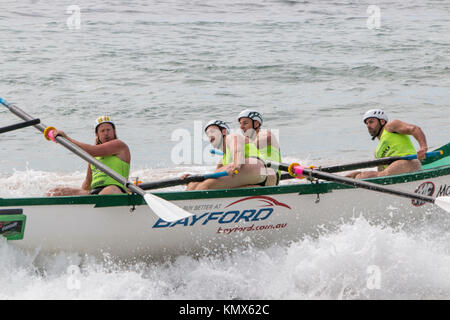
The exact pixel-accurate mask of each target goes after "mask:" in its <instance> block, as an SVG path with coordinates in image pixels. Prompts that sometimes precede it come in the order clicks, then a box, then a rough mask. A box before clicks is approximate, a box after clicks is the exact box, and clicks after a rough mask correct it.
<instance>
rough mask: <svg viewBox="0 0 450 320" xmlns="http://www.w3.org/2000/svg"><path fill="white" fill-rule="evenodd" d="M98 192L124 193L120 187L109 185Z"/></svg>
mask: <svg viewBox="0 0 450 320" xmlns="http://www.w3.org/2000/svg"><path fill="white" fill-rule="evenodd" d="M98 194H99V195H101V194H124V193H123V191H122V189H120V188H119V187H118V186H115V185H110V186H107V187H104V188H103V189H102V191H100V192H99V193H98Z"/></svg>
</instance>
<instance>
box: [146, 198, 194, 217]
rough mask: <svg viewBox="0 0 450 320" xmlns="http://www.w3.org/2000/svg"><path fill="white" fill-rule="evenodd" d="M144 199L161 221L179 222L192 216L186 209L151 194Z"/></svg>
mask: <svg viewBox="0 0 450 320" xmlns="http://www.w3.org/2000/svg"><path fill="white" fill-rule="evenodd" d="M144 199H145V201H146V202H147V204H148V206H149V207H150V209H152V210H153V212H154V213H155V214H157V215H158V216H159V217H160V218H161V219H163V220H164V221H167V222H174V221H177V220H181V219H185V218H187V217H189V216H191V215H192V213H190V212H187V211H186V210H184V209H181V208H180V207H178V206H176V205H174V204H173V203H170V202H168V201H166V200H164V199H161V198H159V197H157V196H155V195H153V194H151V193H146V194H145V195H144Z"/></svg>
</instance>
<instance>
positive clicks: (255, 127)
mask: <svg viewBox="0 0 450 320" xmlns="http://www.w3.org/2000/svg"><path fill="white" fill-rule="evenodd" d="M238 122H239V126H240V128H241V130H242V132H243V133H244V136H246V137H248V138H249V139H250V141H251V142H252V143H253V144H254V145H255V146H256V148H257V149H258V153H259V156H260V158H261V159H262V160H263V161H272V162H277V163H281V153H280V145H279V144H278V140H277V138H276V137H275V135H274V134H272V132H271V130H270V129H269V130H267V129H261V126H262V124H263V119H262V115H261V113H259V112H258V111H256V110H251V109H246V110H243V111H242V112H241V113H240V114H239V116H238ZM268 170H269V171H270V172H272V173H273V172H275V171H274V170H273V169H272V168H268ZM274 177H275V178H276V180H275V181H273V182H270V183H268V185H275V184H278V183H279V182H280V177H281V172H280V171H278V172H277V175H274Z"/></svg>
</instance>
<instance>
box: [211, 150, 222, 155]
mask: <svg viewBox="0 0 450 320" xmlns="http://www.w3.org/2000/svg"><path fill="white" fill-rule="evenodd" d="M209 152H210V153H211V154H216V155H218V156H223V152H222V151H220V150H217V149H211V150H209Z"/></svg>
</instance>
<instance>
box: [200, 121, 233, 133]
mask: <svg viewBox="0 0 450 320" xmlns="http://www.w3.org/2000/svg"><path fill="white" fill-rule="evenodd" d="M210 126H218V127H219V128H220V129H226V130H227V134H229V133H230V127H229V126H228V125H227V123H226V122H225V121H222V120H211V121H209V122H208V123H207V124H206V126H205V132H206V129H208V127H210Z"/></svg>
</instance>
